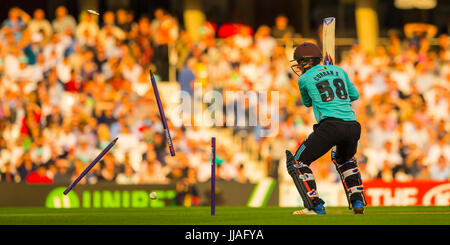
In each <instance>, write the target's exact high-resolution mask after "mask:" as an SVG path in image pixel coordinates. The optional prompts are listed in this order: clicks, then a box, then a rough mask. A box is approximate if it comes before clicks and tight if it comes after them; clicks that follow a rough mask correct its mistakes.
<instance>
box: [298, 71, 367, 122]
mask: <svg viewBox="0 0 450 245" xmlns="http://www.w3.org/2000/svg"><path fill="white" fill-rule="evenodd" d="M298 87H299V88H300V93H301V95H302V102H303V104H304V105H305V106H307V107H311V106H312V107H313V110H314V116H315V117H316V120H317V122H318V123H319V122H320V121H322V120H323V119H325V118H327V117H334V118H339V119H342V120H344V121H356V116H355V112H354V111H353V109H352V105H351V103H350V102H351V101H354V100H357V99H358V98H359V93H358V90H357V89H356V87H355V85H353V83H352V82H351V81H350V79H349V78H348V75H347V73H346V72H345V71H344V70H343V69H342V68H340V67H339V66H335V65H316V66H314V67H312V68H311V69H309V70H308V71H307V72H305V73H304V74H303V75H302V76H300V78H299V79H298Z"/></svg>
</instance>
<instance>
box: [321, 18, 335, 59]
mask: <svg viewBox="0 0 450 245" xmlns="http://www.w3.org/2000/svg"><path fill="white" fill-rule="evenodd" d="M335 26H336V19H335V18H334V17H328V18H325V19H323V29H322V41H323V43H322V53H323V64H324V65H334V62H335V51H334V50H335V39H336V38H335Z"/></svg>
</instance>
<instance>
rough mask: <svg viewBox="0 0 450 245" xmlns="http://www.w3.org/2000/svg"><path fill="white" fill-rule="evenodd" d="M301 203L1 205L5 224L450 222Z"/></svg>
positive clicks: (423, 210)
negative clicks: (320, 210) (317, 211)
mask: <svg viewBox="0 0 450 245" xmlns="http://www.w3.org/2000/svg"><path fill="white" fill-rule="evenodd" d="M294 210H295V208H280V207H265V208H249V207H217V208H216V216H211V215H210V208H209V207H191V208H183V207H167V208H146V209H82V208H79V209H47V208H36V207H20V208H17V207H15V208H0V225H306V224H308V225H450V206H446V207H367V208H366V212H365V214H364V215H354V214H353V213H352V212H351V211H350V210H348V209H347V208H345V207H328V208H327V209H326V211H327V213H328V214H327V215H303V216H296V215H295V216H294V215H292V214H291V213H292V211H294Z"/></svg>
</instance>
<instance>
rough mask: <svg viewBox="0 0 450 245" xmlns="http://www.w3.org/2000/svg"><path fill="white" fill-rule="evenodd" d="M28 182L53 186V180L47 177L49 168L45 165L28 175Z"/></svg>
mask: <svg viewBox="0 0 450 245" xmlns="http://www.w3.org/2000/svg"><path fill="white" fill-rule="evenodd" d="M26 182H27V183H28V184H51V183H53V180H52V179H50V178H49V177H47V167H46V166H45V165H43V164H41V165H39V166H38V167H37V169H36V170H35V171H33V172H31V173H29V174H28V175H27V178H26Z"/></svg>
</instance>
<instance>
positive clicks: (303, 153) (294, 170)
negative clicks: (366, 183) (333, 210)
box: [286, 42, 367, 215]
mask: <svg viewBox="0 0 450 245" xmlns="http://www.w3.org/2000/svg"><path fill="white" fill-rule="evenodd" d="M321 61H322V53H321V50H320V49H319V47H318V46H317V45H315V44H313V43H307V42H306V43H303V44H300V45H299V46H297V47H296V48H295V51H294V59H293V60H291V62H296V64H294V65H292V66H291V69H292V70H293V71H294V72H295V73H296V74H297V75H298V76H299V79H298V86H299V88H300V94H301V97H302V102H303V104H304V105H305V106H306V107H311V106H312V108H313V110H314V116H315V118H316V120H317V124H315V125H314V126H313V132H312V133H311V134H310V135H309V136H308V137H307V138H306V140H305V141H304V142H303V143H302V144H301V145H300V147H299V148H298V149H297V151H296V152H295V155H293V154H292V153H291V152H290V151H288V150H287V151H286V166H287V170H288V172H289V174H290V176H291V177H292V179H293V180H294V183H295V186H296V187H297V190H298V191H299V193H300V196H301V198H302V200H303V204H304V207H305V208H304V209H303V210H297V211H295V212H294V213H293V214H294V215H303V214H326V212H325V207H324V203H325V202H324V201H323V200H322V199H320V197H319V193H318V192H317V190H316V182H315V179H314V175H313V172H312V171H311V169H310V168H309V166H310V165H311V163H312V162H314V161H315V160H317V159H318V158H320V157H321V156H322V155H324V154H326V153H327V152H328V151H329V150H330V149H332V148H333V149H332V151H331V159H332V161H333V163H334V165H335V167H336V169H337V171H338V173H339V175H340V178H341V181H342V184H343V186H344V189H345V193H346V195H347V200H348V203H349V209H353V212H354V213H355V214H363V213H364V206H366V205H367V204H366V201H365V198H364V193H363V190H364V188H363V185H362V180H361V174H360V172H359V167H358V163H357V160H356V158H355V156H354V155H355V153H356V149H357V145H358V140H359V138H360V135H361V125H360V124H359V122H357V120H356V116H355V112H354V111H353V109H352V106H351V103H350V102H352V101H354V100H357V99H358V98H359V93H358V90H357V89H356V88H355V86H354V85H353V83H352V82H351V81H350V79H349V78H348V75H347V73H346V72H345V71H344V70H343V69H342V68H340V67H338V66H335V65H321V64H320V62H321Z"/></svg>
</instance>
